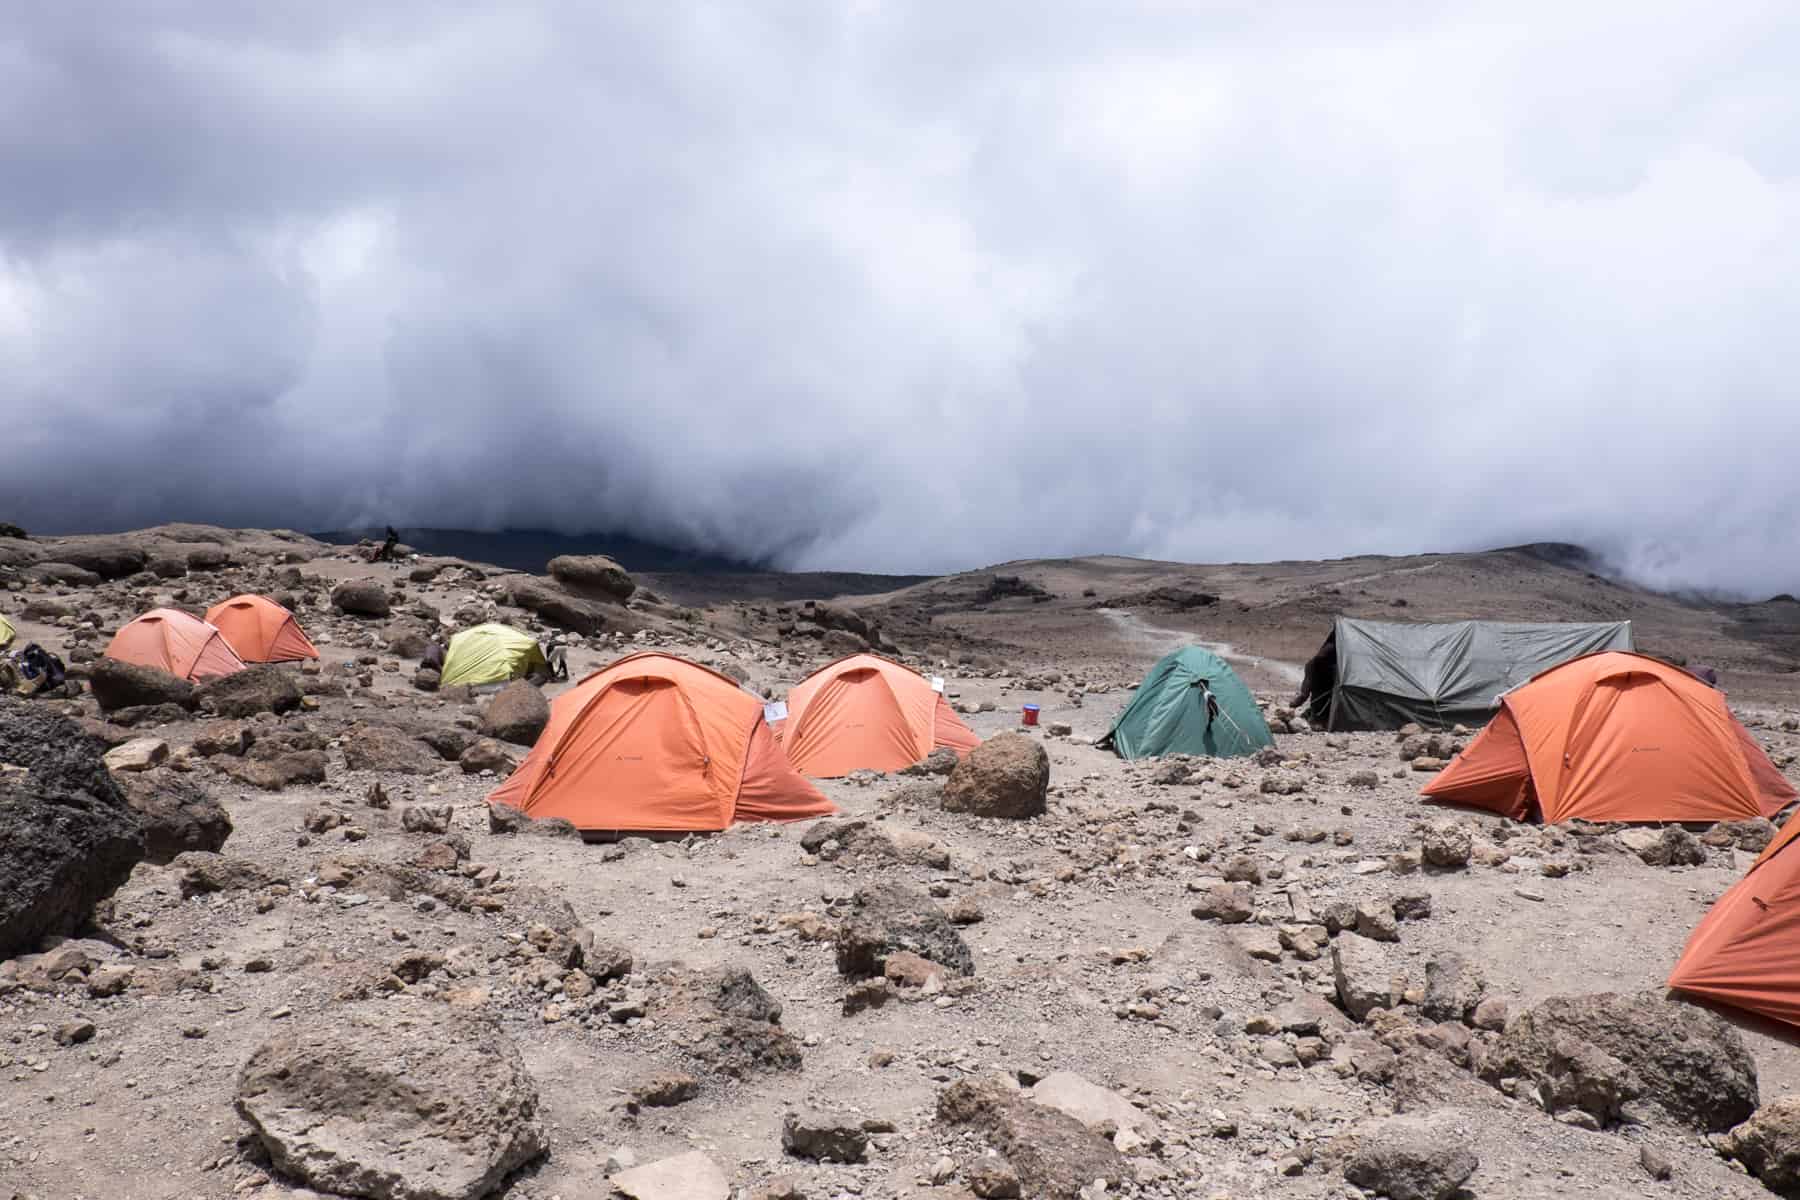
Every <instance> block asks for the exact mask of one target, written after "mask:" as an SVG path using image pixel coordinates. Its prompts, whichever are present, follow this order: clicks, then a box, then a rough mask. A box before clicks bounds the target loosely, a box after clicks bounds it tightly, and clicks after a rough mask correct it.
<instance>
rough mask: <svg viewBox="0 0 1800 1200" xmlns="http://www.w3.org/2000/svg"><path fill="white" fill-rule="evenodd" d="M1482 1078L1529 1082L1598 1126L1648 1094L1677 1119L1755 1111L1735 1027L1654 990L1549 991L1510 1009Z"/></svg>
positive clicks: (1715, 1118) (1727, 1122)
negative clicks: (1530, 1004) (1537, 999)
mask: <svg viewBox="0 0 1800 1200" xmlns="http://www.w3.org/2000/svg"><path fill="white" fill-rule="evenodd" d="M1481 1075H1482V1078H1484V1079H1487V1080H1488V1081H1489V1082H1492V1083H1500V1082H1501V1081H1503V1080H1505V1079H1507V1078H1519V1079H1524V1080H1528V1081H1530V1082H1531V1083H1533V1084H1535V1085H1536V1087H1537V1089H1538V1092H1539V1094H1540V1095H1541V1096H1542V1097H1543V1098H1544V1099H1545V1100H1546V1102H1547V1107H1548V1108H1549V1109H1550V1110H1551V1111H1552V1112H1555V1111H1558V1110H1560V1109H1571V1108H1572V1109H1578V1110H1580V1111H1583V1112H1586V1113H1588V1114H1589V1115H1590V1116H1592V1117H1593V1118H1594V1119H1595V1120H1596V1121H1597V1122H1598V1123H1599V1124H1601V1125H1602V1126H1605V1125H1610V1124H1614V1123H1617V1122H1619V1121H1622V1120H1626V1119H1628V1118H1629V1116H1630V1113H1629V1111H1627V1110H1626V1107H1625V1106H1626V1105H1628V1104H1629V1103H1630V1102H1632V1101H1635V1100H1640V1099H1641V1100H1645V1101H1650V1102H1653V1103H1654V1104H1656V1105H1657V1106H1658V1107H1660V1108H1661V1109H1662V1110H1663V1111H1664V1112H1665V1113H1666V1114H1668V1116H1669V1117H1670V1118H1672V1119H1673V1120H1675V1121H1676V1122H1678V1123H1680V1124H1682V1125H1686V1126H1688V1127H1690V1128H1693V1129H1698V1130H1701V1131H1703V1132H1721V1131H1723V1130H1726V1129H1729V1128H1731V1127H1732V1126H1733V1125H1736V1124H1738V1123H1739V1122H1741V1121H1743V1120H1745V1119H1746V1118H1748V1117H1749V1116H1750V1114H1751V1113H1752V1112H1754V1111H1755V1109H1756V1105H1757V1100H1758V1093H1757V1081H1756V1063H1755V1061H1754V1060H1753V1059H1752V1058H1751V1056H1750V1052H1749V1050H1748V1049H1747V1048H1746V1047H1745V1045H1744V1039H1743V1037H1742V1036H1741V1035H1739V1033H1738V1031H1737V1030H1736V1029H1734V1028H1732V1027H1731V1025H1730V1024H1728V1023H1727V1022H1726V1021H1724V1020H1723V1019H1722V1018H1720V1017H1719V1016H1717V1015H1716V1014H1714V1013H1712V1012H1709V1011H1707V1010H1706V1009H1703V1008H1697V1007H1695V1006H1693V1005H1689V1004H1684V1003H1682V1002H1680V1001H1675V1000H1669V999H1666V998H1665V997H1664V996H1663V994H1662V993H1661V992H1657V991H1645V992H1636V993H1619V992H1602V993H1598V994H1595V995H1588V996H1552V997H1550V998H1549V999H1548V1000H1544V1001H1542V1002H1541V1003H1539V1004H1537V1005H1535V1006H1533V1007H1532V1008H1530V1009H1527V1010H1526V1011H1525V1012H1522V1013H1520V1014H1518V1015H1517V1016H1515V1017H1513V1018H1512V1020H1511V1021H1510V1022H1508V1024H1507V1026H1506V1031H1505V1032H1504V1033H1502V1034H1501V1035H1500V1038H1499V1040H1498V1041H1497V1042H1495V1044H1494V1046H1493V1048H1492V1049H1491V1050H1490V1051H1489V1053H1488V1055H1487V1057H1486V1059H1485V1060H1484V1061H1483V1063H1482V1066H1481Z"/></svg>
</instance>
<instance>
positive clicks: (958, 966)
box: [836, 883, 975, 979]
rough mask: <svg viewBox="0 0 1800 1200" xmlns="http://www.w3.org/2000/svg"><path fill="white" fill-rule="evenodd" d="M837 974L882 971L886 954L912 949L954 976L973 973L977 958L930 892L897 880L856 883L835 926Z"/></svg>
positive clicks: (869, 974) (853, 975) (856, 975)
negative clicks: (857, 887) (856, 886)
mask: <svg viewBox="0 0 1800 1200" xmlns="http://www.w3.org/2000/svg"><path fill="white" fill-rule="evenodd" d="M836 949H837V969H838V973H839V974H841V975H843V976H845V977H846V978H850V979H865V978H871V977H874V976H879V975H882V974H883V973H884V972H885V971H886V969H887V959H888V956H889V955H890V954H894V953H896V952H898V951H902V950H904V951H910V952H911V953H913V954H917V955H918V956H919V957H920V958H926V959H930V960H931V961H932V962H934V963H937V964H938V965H939V966H941V967H943V968H944V969H945V970H946V971H948V972H950V973H951V974H953V975H972V974H974V972H975V958H974V955H972V954H971V953H970V952H969V947H968V944H967V943H966V942H964V941H963V939H962V935H961V934H959V933H958V932H957V931H956V927H955V926H954V925H952V924H951V923H950V919H949V918H948V917H947V916H945V915H944V912H943V910H942V909H940V908H939V907H938V906H937V905H936V904H934V903H933V902H932V901H931V899H930V897H928V896H926V895H924V894H923V893H922V892H919V891H917V890H915V889H913V888H912V887H910V886H908V885H905V884H900V883H881V884H874V885H871V886H869V887H864V888H859V889H858V890H857V892H856V894H855V896H854V897H853V898H852V900H851V906H850V911H849V913H847V914H846V915H845V917H844V920H843V921H842V922H841V923H840V924H839V925H838V932H837V942H836Z"/></svg>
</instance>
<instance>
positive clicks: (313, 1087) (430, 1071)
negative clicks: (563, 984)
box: [237, 1000, 545, 1200]
mask: <svg viewBox="0 0 1800 1200" xmlns="http://www.w3.org/2000/svg"><path fill="white" fill-rule="evenodd" d="M537 1106H538V1096H537V1085H536V1084H535V1083H534V1082H533V1081H532V1078H531V1076H530V1075H529V1074H527V1073H526V1071H525V1063H524V1060H523V1059H522V1058H521V1057H520V1055H519V1051H518V1048H517V1047H516V1046H514V1045H513V1043H512V1042H511V1040H509V1039H508V1038H507V1037H506V1035H505V1034H503V1033H502V1032H501V1031H500V1030H499V1028H498V1027H497V1026H495V1025H493V1024H492V1023H491V1022H489V1021H488V1020H486V1019H484V1018H481V1017H478V1016H475V1015H473V1014H470V1013H468V1012H464V1011H462V1010H459V1009H455V1008H451V1007H449V1006H447V1005H433V1006H429V1007H428V1006H426V1005H424V1004H417V1005H415V1004H411V1003H407V1002H404V1001H392V1000H390V1001H384V1002H369V1001H363V1002H360V1003H352V1004H349V1005H340V1006H337V1007H333V1008H332V1009H330V1010H329V1011H327V1012H324V1013H320V1014H317V1015H314V1016H310V1017H298V1018H295V1019H294V1020H293V1023H292V1024H290V1025H287V1026H286V1027H284V1028H282V1029H281V1031H280V1032H279V1033H277V1034H276V1035H275V1036H274V1037H272V1038H270V1039H269V1040H268V1041H266V1042H264V1043H263V1044H262V1045H261V1046H259V1047H257V1049H256V1050H255V1051H254V1052H253V1053H252V1054H251V1055H250V1058H249V1060H248V1061H247V1062H246V1063H245V1064H244V1067H243V1070H242V1071H241V1072H240V1073H239V1075H238V1085H237V1110H238V1112H239V1113H240V1114H241V1115H242V1116H243V1118H244V1119H245V1120H246V1121H248V1122H249V1123H250V1126H251V1129H252V1130H253V1131H254V1133H255V1135H256V1137H257V1138H258V1140H260V1141H261V1142H262V1145H263V1147H264V1148H265V1149H266V1150H267V1151H268V1154H269V1160H270V1163H271V1164H272V1165H273V1166H274V1168H275V1169H276V1170H277V1171H279V1172H281V1173H282V1174H283V1175H286V1176H288V1177H289V1178H291V1179H293V1180H295V1181H297V1182H299V1183H302V1184H304V1185H306V1186H307V1187H310V1188H314V1189H316V1190H318V1191H324V1192H335V1193H337V1194H338V1195H343V1196H366V1197H372V1198H375V1200H477V1198H478V1197H482V1196H486V1195H489V1194H490V1193H492V1192H494V1191H495V1190H497V1189H498V1188H499V1187H500V1185H501V1183H502V1182H503V1181H504V1180H505V1179H506V1177H507V1176H508V1175H510V1174H511V1173H512V1172H514V1171H515V1170H517V1169H518V1168H519V1167H521V1166H523V1165H525V1164H526V1163H528V1162H530V1161H531V1160H532V1159H534V1158H536V1157H537V1156H538V1155H539V1154H541V1153H543V1151H544V1149H545V1140H544V1130H543V1127H542V1125H540V1124H539V1122H538V1116H537Z"/></svg>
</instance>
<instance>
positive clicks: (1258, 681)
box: [1098, 608, 1302, 688]
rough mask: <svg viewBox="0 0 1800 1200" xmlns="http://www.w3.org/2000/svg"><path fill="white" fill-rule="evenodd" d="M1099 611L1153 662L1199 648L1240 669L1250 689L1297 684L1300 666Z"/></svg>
mask: <svg viewBox="0 0 1800 1200" xmlns="http://www.w3.org/2000/svg"><path fill="white" fill-rule="evenodd" d="M1098 611H1099V612H1100V613H1101V614H1102V615H1104V616H1105V617H1106V619H1107V621H1108V622H1110V623H1111V625H1112V627H1113V629H1114V630H1115V631H1116V632H1117V633H1118V635H1119V637H1120V639H1121V640H1122V641H1124V642H1125V643H1126V644H1127V645H1128V646H1130V647H1132V648H1134V649H1138V650H1141V651H1142V652H1144V653H1145V654H1147V655H1148V656H1150V657H1152V658H1160V657H1162V656H1163V655H1165V654H1167V653H1169V651H1171V650H1174V649H1176V648H1177V647H1180V646H1189V645H1198V646H1203V647H1205V648H1206V649H1208V650H1211V651H1212V652H1213V653H1214V654H1216V655H1218V656H1219V657H1220V658H1222V659H1224V660H1225V661H1226V662H1228V663H1231V664H1232V665H1233V666H1236V667H1240V668H1241V669H1242V670H1243V673H1244V676H1245V682H1247V683H1248V684H1249V685H1250V686H1251V687H1252V688H1256V687H1262V688H1275V687H1286V686H1289V685H1293V684H1298V683H1299V682H1300V679H1301V675H1302V671H1301V666H1300V664H1299V663H1294V662H1288V661H1286V660H1284V659H1279V658H1266V657H1264V656H1262V655H1260V654H1244V653H1241V652H1240V651H1239V650H1238V648H1237V647H1236V646H1233V645H1232V644H1231V643H1230V642H1209V641H1207V640H1206V639H1205V638H1203V637H1201V636H1200V635H1199V634H1196V633H1191V632H1189V631H1187V630H1185V629H1164V628H1162V627H1161V626H1158V625H1152V624H1150V623H1149V622H1148V621H1146V620H1144V618H1142V617H1140V616H1138V615H1137V614H1136V613H1132V612H1125V611H1123V610H1122V609H1116V608H1103V609H1099V610H1098Z"/></svg>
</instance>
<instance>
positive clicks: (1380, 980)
mask: <svg viewBox="0 0 1800 1200" xmlns="http://www.w3.org/2000/svg"><path fill="white" fill-rule="evenodd" d="M1331 969H1332V977H1333V979H1334V980H1335V981H1336V984H1337V996H1338V1002H1339V1003H1340V1004H1342V1005H1343V1006H1344V1011H1346V1012H1348V1013H1349V1014H1350V1015H1351V1016H1353V1017H1355V1018H1356V1019H1357V1020H1359V1021H1360V1020H1362V1019H1363V1018H1365V1017H1367V1016H1368V1015H1369V1013H1370V1012H1371V1011H1373V1010H1374V1009H1377V1008H1393V1007H1395V1006H1396V1005H1398V1004H1399V1003H1400V993H1401V991H1402V990H1403V986H1404V983H1403V981H1404V970H1403V969H1402V968H1401V966H1400V962H1399V959H1398V958H1397V957H1395V952H1394V951H1393V950H1391V949H1390V948H1389V947H1388V946H1387V945H1386V944H1385V943H1382V942H1377V941H1373V940H1371V939H1369V938H1366V937H1362V936H1360V935H1358V934H1354V933H1351V932H1349V931H1348V930H1346V931H1344V932H1343V933H1340V934H1338V935H1337V936H1336V937H1335V938H1333V939H1332V940H1331Z"/></svg>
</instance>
